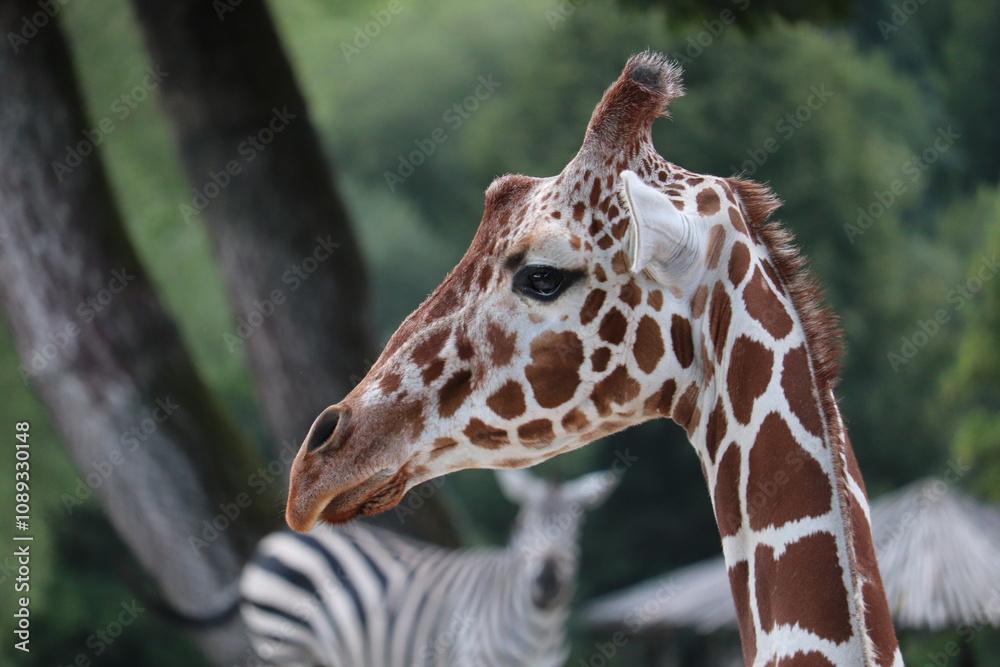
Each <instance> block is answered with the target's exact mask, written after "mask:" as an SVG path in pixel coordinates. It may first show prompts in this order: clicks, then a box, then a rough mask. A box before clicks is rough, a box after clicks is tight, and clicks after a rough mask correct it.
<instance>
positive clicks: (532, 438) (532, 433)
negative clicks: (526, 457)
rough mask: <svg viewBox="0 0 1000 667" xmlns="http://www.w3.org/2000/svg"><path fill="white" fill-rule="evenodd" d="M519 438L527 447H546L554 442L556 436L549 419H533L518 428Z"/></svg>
mask: <svg viewBox="0 0 1000 667" xmlns="http://www.w3.org/2000/svg"><path fill="white" fill-rule="evenodd" d="M517 437H518V440H520V441H521V444H523V445H525V446H526V447H544V446H545V445H547V444H549V443H550V442H552V441H553V440H554V439H555V437H556V434H555V432H554V431H553V430H552V422H551V421H550V420H548V419H532V420H531V421H530V422H527V423H524V424H521V425H520V426H518V427H517Z"/></svg>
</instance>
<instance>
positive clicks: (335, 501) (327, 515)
mask: <svg viewBox="0 0 1000 667" xmlns="http://www.w3.org/2000/svg"><path fill="white" fill-rule="evenodd" d="M408 481H409V474H408V471H407V466H404V467H403V468H401V469H400V470H399V471H397V472H396V473H395V474H391V472H390V471H389V470H388V469H386V470H381V471H379V472H377V473H375V474H374V475H372V476H371V477H369V478H368V479H366V480H364V481H362V482H361V483H360V484H358V485H356V486H354V487H353V488H350V489H347V490H346V491H341V492H340V493H337V494H335V495H334V496H332V497H331V498H330V499H328V500H327V501H326V503H325V505H324V506H323V509H322V510H320V512H319V518H320V519H321V520H323V521H324V522H326V523H330V524H339V523H345V522H347V521H351V520H352V519H357V518H358V517H362V516H368V515H370V514H378V513H379V512H384V511H385V510H388V509H391V508H393V507H395V506H396V505H397V504H399V501H400V500H401V499H402V498H403V494H405V493H406V490H407V489H408V488H409V485H408V484H407V482H408Z"/></svg>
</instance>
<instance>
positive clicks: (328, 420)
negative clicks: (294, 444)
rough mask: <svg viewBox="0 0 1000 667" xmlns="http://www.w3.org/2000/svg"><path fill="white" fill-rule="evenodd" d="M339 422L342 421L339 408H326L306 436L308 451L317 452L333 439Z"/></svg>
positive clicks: (305, 443) (305, 445) (305, 444)
mask: <svg viewBox="0 0 1000 667" xmlns="http://www.w3.org/2000/svg"><path fill="white" fill-rule="evenodd" d="M338 423H340V411H339V410H337V409H336V408H332V407H331V408H327V409H326V410H324V411H323V412H322V413H321V414H320V416H319V417H317V418H316V421H314V422H313V425H312V428H310V429H309V435H307V436H306V441H305V442H304V443H303V445H304V447H305V449H306V451H307V452H310V453H312V452H315V451H316V450H317V449H320V448H321V447H323V446H324V445H326V444H327V443H329V442H330V441H331V440H332V439H333V434H334V432H335V431H336V430H337V424H338Z"/></svg>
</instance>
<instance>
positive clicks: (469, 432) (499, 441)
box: [462, 417, 510, 449]
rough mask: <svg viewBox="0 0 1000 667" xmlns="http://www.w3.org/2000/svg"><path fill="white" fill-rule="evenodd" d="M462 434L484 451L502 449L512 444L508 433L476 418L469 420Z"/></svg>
mask: <svg viewBox="0 0 1000 667" xmlns="http://www.w3.org/2000/svg"><path fill="white" fill-rule="evenodd" d="M462 433H463V434H465V437H467V438H468V439H469V441H470V442H471V443H472V444H473V445H475V446H476V447H482V448H484V449H500V448H501V447H504V446H506V445H509V444H510V439H509V438H508V437H507V431H505V430H504V429H501V428H496V427H493V426H490V425H489V424H486V423H485V422H484V421H482V420H481V419H477V418H476V417H473V418H472V419H470V420H469V423H468V425H467V426H466V427H465V430H463V431H462Z"/></svg>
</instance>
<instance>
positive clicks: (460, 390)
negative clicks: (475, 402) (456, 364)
mask: <svg viewBox="0 0 1000 667" xmlns="http://www.w3.org/2000/svg"><path fill="white" fill-rule="evenodd" d="M471 393H472V371H470V370H462V371H458V372H456V373H455V374H454V375H452V376H451V377H450V378H448V381H447V382H445V383H444V385H443V386H442V387H441V391H439V392H438V413H439V414H440V415H441V416H442V417H451V416H452V415H453V414H455V412H457V411H458V409H459V408H460V407H462V404H463V403H465V399H467V398H468V397H469V395H470V394H471Z"/></svg>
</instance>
